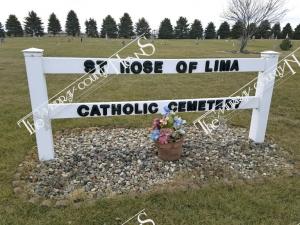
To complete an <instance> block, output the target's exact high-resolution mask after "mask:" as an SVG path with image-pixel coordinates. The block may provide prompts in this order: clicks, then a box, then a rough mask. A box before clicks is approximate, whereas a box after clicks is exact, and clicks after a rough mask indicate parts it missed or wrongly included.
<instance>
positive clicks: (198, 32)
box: [190, 20, 203, 39]
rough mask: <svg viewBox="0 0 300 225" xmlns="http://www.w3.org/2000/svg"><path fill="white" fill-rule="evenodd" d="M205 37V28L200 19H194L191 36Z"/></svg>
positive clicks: (195, 37) (193, 37)
mask: <svg viewBox="0 0 300 225" xmlns="http://www.w3.org/2000/svg"><path fill="white" fill-rule="evenodd" d="M202 37H203V28H202V24H201V22H200V20H194V22H193V24H192V26H191V30H190V38H192V39H200V38H202Z"/></svg>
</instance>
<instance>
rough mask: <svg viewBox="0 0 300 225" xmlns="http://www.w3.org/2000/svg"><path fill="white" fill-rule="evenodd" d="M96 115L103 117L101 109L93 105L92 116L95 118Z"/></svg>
mask: <svg viewBox="0 0 300 225" xmlns="http://www.w3.org/2000/svg"><path fill="white" fill-rule="evenodd" d="M95 114H96V115H97V116H101V113H100V110H99V107H98V106H97V105H93V107H92V109H91V113H90V116H94V115H95Z"/></svg>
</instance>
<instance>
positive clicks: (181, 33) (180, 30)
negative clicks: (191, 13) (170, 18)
mask: <svg viewBox="0 0 300 225" xmlns="http://www.w3.org/2000/svg"><path fill="white" fill-rule="evenodd" d="M174 34H175V38H179V39H184V38H189V24H188V21H187V19H186V18H185V17H182V16H181V17H179V19H178V20H177V22H176V26H175V29H174Z"/></svg>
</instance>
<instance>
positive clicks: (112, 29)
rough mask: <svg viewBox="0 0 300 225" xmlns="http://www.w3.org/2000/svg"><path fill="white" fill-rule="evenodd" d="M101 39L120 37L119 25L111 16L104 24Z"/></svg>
mask: <svg viewBox="0 0 300 225" xmlns="http://www.w3.org/2000/svg"><path fill="white" fill-rule="evenodd" d="M100 35H101V37H103V38H104V37H108V38H116V37H117V36H118V27H117V23H116V21H115V20H114V18H112V17H111V16H110V15H108V16H106V17H105V18H104V19H103V22H102V28H101V34H100Z"/></svg>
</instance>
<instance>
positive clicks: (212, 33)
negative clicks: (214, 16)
mask: <svg viewBox="0 0 300 225" xmlns="http://www.w3.org/2000/svg"><path fill="white" fill-rule="evenodd" d="M216 35H217V34H216V27H215V25H214V23H213V22H210V23H209V24H208V25H207V27H206V29H205V38H206V39H214V38H216Z"/></svg>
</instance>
